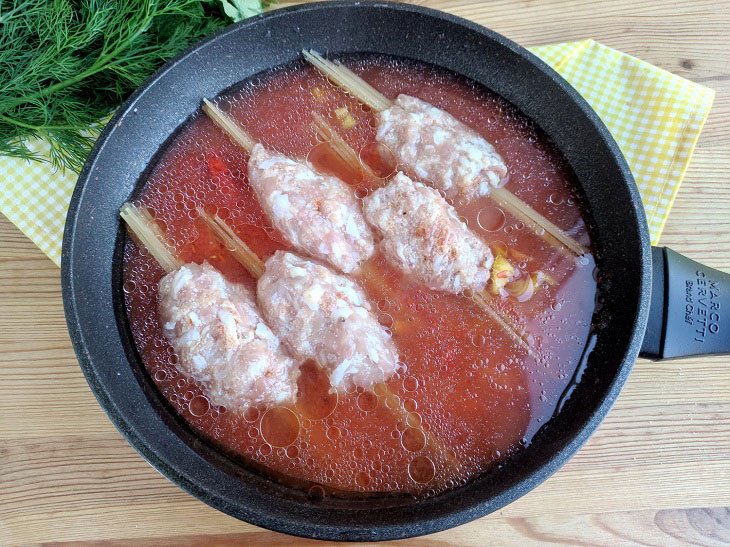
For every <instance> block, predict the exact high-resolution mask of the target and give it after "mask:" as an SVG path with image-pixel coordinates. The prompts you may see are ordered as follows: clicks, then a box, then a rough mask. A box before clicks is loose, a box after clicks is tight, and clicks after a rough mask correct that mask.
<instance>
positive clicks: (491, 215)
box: [477, 206, 506, 232]
mask: <svg viewBox="0 0 730 547" xmlns="http://www.w3.org/2000/svg"><path fill="white" fill-rule="evenodd" d="M505 221H506V217H505V216H504V211H502V209H500V208H499V207H492V206H487V207H483V208H482V209H481V210H480V211H479V212H478V213H477V224H478V225H479V227H480V228H481V229H482V230H484V231H485V232H497V231H499V230H501V229H502V227H503V226H504V223H505Z"/></svg>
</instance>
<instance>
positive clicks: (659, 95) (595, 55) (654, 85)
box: [0, 40, 714, 265]
mask: <svg viewBox="0 0 730 547" xmlns="http://www.w3.org/2000/svg"><path fill="white" fill-rule="evenodd" d="M531 51H532V52H533V53H535V54H536V55H537V56H539V57H541V58H542V59H543V60H544V61H545V62H547V63H548V64H550V65H551V66H552V67H553V68H555V70H557V71H558V72H559V73H560V74H562V76H563V77H564V78H565V79H566V80H568V82H570V83H571V84H572V85H573V87H575V88H576V89H577V90H578V92H579V93H580V94H581V95H583V97H585V98H586V100H587V101H588V102H589V103H590V104H591V106H592V107H593V108H594V109H595V110H596V112H597V113H598V115H599V116H600V117H601V119H602V120H603V121H604V123H605V124H606V126H608V129H609V130H610V131H611V133H612V134H613V136H614V138H615V139H616V142H618V144H619V146H620V147H621V150H622V151H623V153H624V155H625V156H626V159H627V161H628V163H629V166H630V167H631V170H632V172H633V174H634V177H635V178H636V183H637V185H638V186H639V192H640V193H641V197H642V201H643V202H644V207H645V209H646V215H647V218H648V221H649V232H650V234H651V241H652V243H656V242H657V241H658V240H659V236H660V234H661V232H662V229H663V227H664V223H665V222H666V220H667V216H668V215H669V209H670V208H671V206H672V202H673V201H674V198H675V196H676V195H677V190H678V189H679V185H680V184H681V182H682V178H683V177H684V173H685V171H686V170H687V165H688V164H689V160H690V157H691V155H692V151H693V150H694V146H695V144H696V142H697V138H698V137H699V134H700V131H701V129H702V125H703V124H704V122H705V120H706V119H707V115H708V113H709V111H710V106H711V105H712V100H713V98H714V91H713V90H711V89H708V88H706V87H703V86H701V85H699V84H695V83H693V82H690V81H688V80H685V79H684V78H680V77H679V76H675V75H674V74H670V73H669V72H666V71H664V70H662V69H660V68H657V67H655V66H653V65H650V64H648V63H645V62H644V61H641V60H639V59H636V58H634V57H631V56H630V55H626V54H625V53H621V52H620V51H616V50H614V49H611V48H609V47H606V46H604V45H601V44H599V43H597V42H594V41H593V40H586V41H583V42H570V43H564V44H555V45H548V46H539V47H535V48H532V49H531ZM31 146H32V147H33V148H35V149H36V150H37V151H38V152H41V153H47V151H48V145H47V144H46V143H44V142H43V141H35V142H33V143H31ZM0 176H1V177H2V180H3V192H2V195H0V211H2V213H3V214H5V216H7V217H8V218H9V219H10V221H12V222H13V224H15V225H16V226H17V227H18V228H20V230H21V231H22V232H23V233H24V234H26V235H27V236H28V237H29V238H30V239H31V240H32V241H33V242H34V243H35V244H36V245H38V247H40V249H41V250H42V251H43V252H44V253H46V254H47V255H48V256H49V257H50V258H51V260H53V261H54V262H55V263H56V264H58V265H60V263H61V240H62V237H63V227H64V222H65V218H66V211H67V209H68V203H69V200H70V199H71V193H72V192H73V188H74V185H75V183H76V175H75V174H74V173H71V172H68V171H67V172H66V173H61V172H56V171H54V170H53V169H52V168H51V167H50V165H48V164H46V163H38V162H30V163H28V162H24V161H22V160H18V159H16V158H8V157H0Z"/></svg>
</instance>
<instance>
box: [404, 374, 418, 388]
mask: <svg viewBox="0 0 730 547" xmlns="http://www.w3.org/2000/svg"><path fill="white" fill-rule="evenodd" d="M403 389H405V390H406V391H416V390H417V389H418V378H415V377H414V376H407V377H406V378H403Z"/></svg>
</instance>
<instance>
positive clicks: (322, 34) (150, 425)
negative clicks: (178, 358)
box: [62, 2, 730, 540]
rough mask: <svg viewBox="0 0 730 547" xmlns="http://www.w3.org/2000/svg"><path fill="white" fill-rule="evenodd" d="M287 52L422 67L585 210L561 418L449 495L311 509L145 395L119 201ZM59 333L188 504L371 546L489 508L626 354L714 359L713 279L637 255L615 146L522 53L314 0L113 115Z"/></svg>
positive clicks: (585, 420) (634, 195)
mask: <svg viewBox="0 0 730 547" xmlns="http://www.w3.org/2000/svg"><path fill="white" fill-rule="evenodd" d="M303 48H314V49H316V50H319V51H322V52H324V53H327V54H328V55H329V56H337V55H338V54H347V53H358V52H365V53H370V52H372V53H380V54H388V55H394V56H399V57H405V58H410V59H415V60H419V61H424V62H428V63H432V64H435V65H439V66H441V67H444V68H447V69H449V70H452V71H454V72H456V73H458V74H461V75H463V76H466V77H468V78H471V79H472V80H474V81H476V82H478V83H480V84H482V85H484V86H486V87H487V88H489V89H491V90H493V91H495V92H496V93H498V94H499V95H501V96H502V97H504V98H505V99H507V100H508V101H510V102H511V103H513V104H514V105H516V106H517V107H518V108H519V109H520V110H521V111H522V112H523V113H524V114H525V115H527V116H528V117H529V118H531V119H532V120H533V121H534V122H535V123H536V124H537V125H538V126H539V127H540V128H541V129H542V130H543V131H544V132H545V133H546V134H547V135H548V136H549V138H550V139H551V140H552V141H553V142H554V143H555V145H556V146H557V147H558V149H559V150H560V151H561V152H562V154H563V155H564V156H565V158H566V159H567V161H568V162H569V163H570V165H571V167H572V169H573V171H574V173H575V175H576V178H577V180H578V184H579V187H580V188H579V192H580V193H582V194H583V196H584V198H585V201H586V203H587V206H588V210H589V211H590V215H591V217H592V223H593V226H594V231H593V240H594V245H595V255H596V258H597V262H598V266H599V270H600V272H601V274H600V281H599V288H598V290H599V301H600V302H599V306H597V308H596V311H595V313H594V317H593V324H594V325H595V328H594V330H593V334H592V335H591V337H590V339H589V342H588V343H587V346H586V347H587V349H586V352H585V353H584V360H583V363H582V366H581V367H580V373H579V377H576V378H575V379H574V380H575V382H573V383H572V385H571V387H570V388H569V390H568V392H566V394H565V395H564V397H563V400H562V401H561V410H560V412H559V413H557V414H556V415H555V416H554V417H553V419H551V420H550V421H549V422H548V423H547V424H546V425H545V426H544V427H543V428H542V429H541V430H540V431H539V432H538V434H537V435H536V436H535V437H534V439H533V441H532V442H531V444H530V445H529V446H528V447H526V448H524V449H522V450H521V451H519V452H518V453H517V454H516V455H514V456H513V457H511V458H510V459H509V460H507V461H506V462H504V464H503V465H502V466H500V467H499V468H497V469H494V470H492V471H490V472H489V473H487V474H485V475H483V476H481V477H479V478H477V479H475V480H473V481H471V482H470V483H468V484H466V485H465V486H462V487H459V488H457V489H454V490H451V491H448V492H445V493H443V494H440V495H438V496H434V497H431V498H428V499H423V500H418V501H416V500H413V499H411V498H405V497H397V496H386V495H384V496H382V497H375V498H369V499H365V500H363V499H349V500H346V499H335V498H329V497H325V498H324V499H319V500H313V499H310V498H308V497H307V495H306V493H305V492H303V491H300V490H297V489H292V488H288V487H286V486H283V485H281V484H279V483H277V482H274V481H272V480H270V479H267V478H265V477H263V476H261V475H259V474H256V473H255V472H253V471H250V470H248V469H247V468H245V467H244V466H242V465H240V464H239V463H237V462H235V461H233V460H231V459H229V458H228V457H226V456H225V455H224V454H222V453H221V452H219V451H218V450H216V449H215V448H213V447H212V446H210V445H208V444H207V443H206V442H205V441H203V440H202V439H200V438H199V437H197V436H196V435H195V434H194V433H193V432H192V431H191V429H190V428H189V427H188V426H186V424H185V423H184V422H183V421H182V420H181V419H180V418H179V417H178V416H177V415H176V414H175V412H174V411H173V410H172V409H171V407H170V406H169V405H168V404H167V403H166V401H165V400H164V398H163V397H162V395H161V394H160V393H159V392H158V390H157V389H156V388H155V386H154V384H153V382H152V380H151V379H150V378H149V376H148V375H147V373H146V371H145V369H144V366H143V364H142V363H141V361H140V358H139V356H138V355H137V353H136V350H135V347H134V342H133V340H132V337H131V333H130V330H129V325H128V322H127V318H126V315H125V311H124V301H123V292H122V247H123V243H124V238H125V231H124V228H123V227H122V226H121V225H120V221H119V215H118V211H119V207H120V206H121V205H122V203H123V202H124V201H126V200H128V199H129V198H130V196H132V195H133V193H134V191H135V189H136V188H138V187H139V186H141V184H143V182H144V178H145V175H146V173H147V172H148V169H149V167H150V165H152V164H153V163H154V161H155V158H156V154H157V153H158V151H159V150H160V149H161V147H163V145H164V144H165V143H166V141H168V139H169V138H170V136H171V135H173V134H174V133H175V131H176V130H177V129H178V128H179V127H180V126H181V125H182V124H183V123H184V122H185V120H186V119H187V118H188V117H189V116H191V115H192V114H193V113H194V112H195V111H196V110H197V109H198V107H199V105H200V100H201V98H202V97H210V96H215V95H217V94H219V93H220V92H221V91H223V90H224V89H226V88H228V87H229V86H231V85H233V84H235V83H236V82H238V81H240V80H243V79H245V78H248V77H250V76H252V75H254V74H256V73H259V72H261V71H263V70H266V69H269V68H271V67H275V66H278V65H282V64H285V63H289V62H291V61H293V60H296V59H297V58H299V56H300V51H301V50H302V49H303ZM62 283H63V299H64V306H65V311H66V318H67V322H68V328H69V331H70V335H71V340H72V342H73V345H74V348H75V350H76V354H77V356H78V359H79V362H80V364H81V368H82V369H83V371H84V373H85V375H86V378H87V380H88V382H89V385H90V386H91V389H92V391H93V392H94V394H95V395H96V397H97V399H98V400H99V403H100V404H101V406H102V407H103V408H104V410H105V411H106V412H107V414H108V415H109V417H110V419H111V420H112V421H113V422H114V424H115V425H116V426H117V428H118V429H119V430H120V431H121V433H122V434H123V435H124V436H125V438H126V439H127V440H128V441H129V443H130V444H132V446H134V447H135V448H136V449H137V451H138V452H139V453H140V454H141V455H142V456H143V457H144V458H145V459H147V461H149V462H150V463H151V464H152V465H153V466H154V467H155V468H156V469H157V470H159V471H160V472H161V473H162V474H163V475H165V476H166V477H168V478H169V479H170V480H171V481H173V482H174V483H176V484H177V485H179V486H180V487H181V488H183V489H184V490H186V491H188V492H189V493H191V494H192V495H194V496H196V497H197V498H199V499H201V500H203V501H205V502H206V503H208V504H210V505H212V506H213V507H216V508H217V509H220V510H221V511H224V512H226V513H228V514H230V515H233V516H234V517H237V518H239V519H242V520H245V521H248V522H251V523H253V524H256V525H258V526H263V527H265V528H269V529H272V530H276V531H279V532H285V533H288V534H294V535H300V536H307V537H313V538H320V539H331V540H333V539H338V540H384V539H395V538H403V537H409V536H415V535H420V534H427V533H432V532H436V531H439V530H443V529H445V528H449V527H453V526H457V525H459V524H462V523H465V522H467V521H470V520H472V519H475V518H478V517H481V516H483V515H485V514H487V513H490V512H492V511H495V510H497V509H499V508H501V507H503V506H504V505H506V504H507V503H509V502H511V501H513V500H514V499H516V498H517V497H519V496H522V495H524V494H526V493H527V492H529V491H530V490H531V489H532V488H534V487H535V486H536V485H538V484H539V483H540V482H542V481H544V480H545V479H547V478H548V477H549V476H550V475H551V474H552V473H553V472H555V471H556V470H557V469H558V468H559V467H560V466H561V465H562V464H563V463H565V462H566V461H567V459H568V458H570V457H571V456H572V455H573V454H574V453H575V452H576V451H577V450H578V448H579V447H580V446H581V445H582V444H583V443H584V442H585V441H586V439H587V438H588V437H589V436H590V435H591V433H592V432H593V431H594V430H595V429H596V428H597V427H598V425H599V423H600V422H601V420H602V419H603V418H604V416H605V415H606V413H607V412H608V411H609V409H610V408H611V406H612V404H613V402H614V401H615V399H616V397H617V395H618V393H619V391H620V389H621V387H622V386H623V384H624V382H625V381H626V378H627V376H628V375H629V372H630V370H631V367H632V364H633V363H634V361H635V359H636V357H637V356H638V355H639V354H640V352H641V354H642V355H644V356H647V357H651V358H656V359H659V358H670V357H681V356H683V355H691V354H700V353H721V352H727V351H728V350H729V349H730V337H729V336H728V328H730V325H728V321H730V319H728V318H727V317H724V318H722V319H721V317H720V315H721V314H724V313H725V311H724V310H727V309H729V308H730V276H728V275H727V274H725V273H722V272H718V271H716V270H712V269H711V268H707V267H705V266H702V265H700V264H697V263H695V262H693V261H691V260H689V259H687V258H685V257H682V256H681V255H678V254H676V253H674V252H672V251H670V250H668V249H659V248H654V249H652V248H651V246H650V244H649V235H648V231H647V226H646V220H645V218H644V212H643V208H642V205H641V200H640V198H639V194H638V192H637V189H636V186H635V184H634V181H633V179H632V177H631V172H630V171H629V168H628V166H627V164H626V161H625V160H624V158H623V156H622V155H621V152H620V151H619V149H618V147H617V145H616V143H615V142H614V141H613V139H612V138H611V136H610V134H609V133H608V131H607V130H606V128H605V127H604V125H603V124H602V123H601V121H600V119H599V118H598V116H597V115H596V114H595V112H593V111H592V110H591V108H590V107H589V105H588V104H587V103H586V102H585V101H584V100H583V99H582V98H581V97H580V96H579V95H578V93H576V91H575V90H574V89H573V88H572V87H570V85H569V84H567V83H566V82H565V81H564V80H563V79H562V78H561V77H560V76H559V75H558V74H556V73H555V72H554V71H553V70H552V69H550V68H549V67H548V66H547V65H545V64H544V63H543V62H542V61H540V60H539V59H537V58H536V57H535V56H533V55H531V54H530V53H529V52H527V51H526V50H525V49H523V48H521V47H520V46H518V45H516V44H514V43H512V42H510V41H509V40H507V39H506V38H504V37H502V36H500V35H498V34H496V33H494V32H492V31H490V30H488V29H485V28H483V27H481V26H478V25H476V24H474V23H471V22H469V21H466V20H463V19H459V18H457V17H453V16H451V15H447V14H445V13H440V12H437V11H433V10H430V9H425V8H421V7H416V6H411V5H404V4H391V3H385V2H327V3H321V4H307V5H304V6H299V7H295V8H289V9H282V10H277V11H274V12H272V13H269V14H266V15H263V16H258V17H255V18H253V19H250V20H248V21H245V22H243V23H240V24H237V25H234V26H231V27H229V28H227V29H225V30H223V31H222V32H219V33H218V34H216V35H214V36H212V37H211V38H209V39H207V40H205V41H203V42H201V43H199V44H198V45H196V46H195V47H193V48H192V49H189V50H188V51H187V52H185V53H183V54H182V55H180V56H179V57H178V58H176V59H174V60H173V61H170V62H169V63H167V64H166V65H165V66H164V67H162V68H161V69H160V70H158V71H157V72H156V73H155V74H154V75H153V76H152V77H151V78H149V80H147V82H146V83H145V84H143V85H142V86H141V87H140V88H139V89H138V90H137V91H136V92H135V93H134V94H133V95H132V96H131V97H130V98H129V99H128V100H127V101H126V102H125V103H124V105H123V106H122V107H121V108H120V109H119V110H118V112H117V113H116V115H115V116H114V117H113V119H112V120H111V121H110V122H109V124H108V126H107V127H106V129H105V130H104V132H103V134H102V136H101V138H100V139H99V140H98V142H97V143H96V146H95V147H94V150H93V151H92V153H91V155H90V156H89V158H88V160H87V162H86V165H85V166H84V169H83V171H82V173H81V176H80V177H79V181H78V184H77V186H76V189H75V191H74V194H73V197H72V200H71V205H70V208H69V212H68V218H67V222H66V230H65V234H64V241H63V263H62Z"/></svg>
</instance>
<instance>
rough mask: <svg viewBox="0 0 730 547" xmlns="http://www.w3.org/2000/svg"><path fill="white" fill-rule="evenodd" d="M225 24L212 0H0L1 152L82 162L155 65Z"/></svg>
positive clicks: (69, 164)
mask: <svg viewBox="0 0 730 547" xmlns="http://www.w3.org/2000/svg"><path fill="white" fill-rule="evenodd" d="M225 24H226V21H225V19H224V18H223V15H222V13H221V9H220V6H219V5H218V4H215V5H211V4H209V3H208V2H206V1H205V0H202V1H201V0H0V155H6V156H15V157H19V158H23V159H28V160H41V161H43V160H46V158H45V157H41V156H39V155H38V154H35V153H34V152H33V151H32V150H30V149H29V148H28V146H27V144H26V143H27V139H29V138H33V137H41V138H44V139H46V140H47V141H48V142H49V143H50V145H51V154H50V159H49V161H50V162H51V163H52V164H53V165H54V166H55V167H56V168H61V169H71V170H73V171H76V172H78V171H80V170H81V167H82V166H83V164H84V161H85V159H86V156H87V155H88V153H89V151H90V150H91V146H92V145H93V143H94V141H95V140H96V138H97V137H98V134H99V132H100V131H101V129H102V124H101V123H100V122H101V121H102V120H103V119H104V118H105V117H106V116H108V115H110V114H111V113H112V112H113V111H114V109H115V108H116V107H117V106H118V105H119V104H120V103H121V102H122V101H123V100H124V98H125V97H126V96H127V95H128V94H129V93H131V92H132V91H133V90H134V89H135V88H137V87H138V86H139V85H140V84H141V83H142V81H143V80H144V79H145V78H147V76H149V75H150V74H151V73H152V72H153V71H154V70H155V69H156V68H158V67H159V66H160V65H162V64H163V63H164V62H165V61H167V60H168V59H170V58H171V57H173V56H175V55H176V54H177V53H179V52H180V51H181V50H183V49H184V48H186V47H187V46H189V45H191V44H193V43H194V42H196V41H197V40H199V39H200V38H202V37H204V36H206V35H207V34H210V33H211V32H212V31H214V30H216V29H217V28H219V27H222V26H224V25H225Z"/></svg>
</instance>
